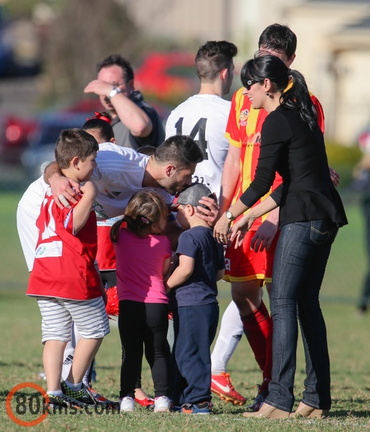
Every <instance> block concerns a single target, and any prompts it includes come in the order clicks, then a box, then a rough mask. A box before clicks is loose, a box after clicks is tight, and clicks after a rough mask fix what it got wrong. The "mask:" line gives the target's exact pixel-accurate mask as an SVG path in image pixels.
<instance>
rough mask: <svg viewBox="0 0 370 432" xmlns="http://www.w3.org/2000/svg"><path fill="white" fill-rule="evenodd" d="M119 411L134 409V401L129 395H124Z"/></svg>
mask: <svg viewBox="0 0 370 432" xmlns="http://www.w3.org/2000/svg"><path fill="white" fill-rule="evenodd" d="M120 411H121V412H132V411H135V401H134V399H133V398H132V397H130V396H125V397H124V398H123V399H122V400H121V403H120Z"/></svg>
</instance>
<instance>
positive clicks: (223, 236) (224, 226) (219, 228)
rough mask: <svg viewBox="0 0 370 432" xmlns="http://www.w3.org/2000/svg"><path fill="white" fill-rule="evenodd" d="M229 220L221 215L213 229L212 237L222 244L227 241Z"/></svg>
mask: <svg viewBox="0 0 370 432" xmlns="http://www.w3.org/2000/svg"><path fill="white" fill-rule="evenodd" d="M229 232H230V220H229V219H228V218H227V217H226V216H225V214H223V215H222V216H221V217H220V219H219V220H218V221H217V223H216V225H215V227H214V229H213V237H214V238H215V239H216V240H217V241H218V242H219V243H222V244H227V243H228V241H229Z"/></svg>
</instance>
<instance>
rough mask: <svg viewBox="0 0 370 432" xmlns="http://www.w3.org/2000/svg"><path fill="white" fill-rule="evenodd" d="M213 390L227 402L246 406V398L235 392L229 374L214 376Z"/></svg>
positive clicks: (223, 373) (212, 381)
mask: <svg viewBox="0 0 370 432" xmlns="http://www.w3.org/2000/svg"><path fill="white" fill-rule="evenodd" d="M211 390H212V392H213V393H215V394H216V395H217V396H218V397H219V398H220V399H222V400H224V401H225V402H231V403H233V404H234V405H244V404H245V402H246V399H245V397H243V396H242V395H241V394H240V393H238V392H237V391H236V390H235V388H234V386H233V385H232V383H231V378H230V374H228V373H225V372H222V373H221V374H220V375H212V380H211Z"/></svg>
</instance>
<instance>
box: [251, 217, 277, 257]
mask: <svg viewBox="0 0 370 432" xmlns="http://www.w3.org/2000/svg"><path fill="white" fill-rule="evenodd" d="M276 231H277V225H275V224H273V223H272V222H270V221H268V220H266V221H265V222H263V224H262V225H260V227H259V228H258V230H257V231H256V234H255V235H254V236H253V238H252V241H251V249H253V250H254V252H262V251H263V250H265V249H266V250H269V249H270V246H271V243H272V241H273V240H274V237H275V234H276Z"/></svg>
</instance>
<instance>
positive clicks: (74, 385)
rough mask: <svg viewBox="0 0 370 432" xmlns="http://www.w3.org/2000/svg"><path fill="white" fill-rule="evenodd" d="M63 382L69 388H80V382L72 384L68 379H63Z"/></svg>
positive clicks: (77, 389)
mask: <svg viewBox="0 0 370 432" xmlns="http://www.w3.org/2000/svg"><path fill="white" fill-rule="evenodd" d="M65 383H66V384H67V386H68V387H69V388H70V389H71V390H76V391H79V390H81V389H82V382H80V383H77V384H73V383H71V382H69V381H68V380H65Z"/></svg>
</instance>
